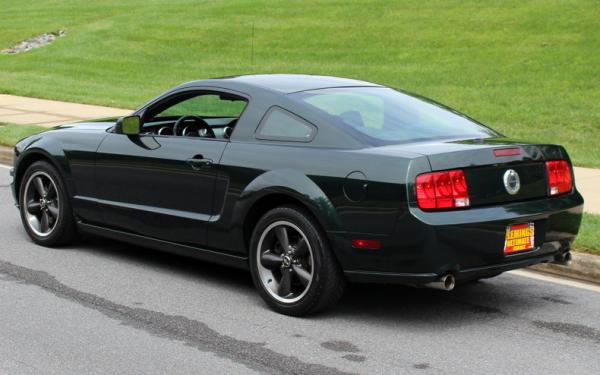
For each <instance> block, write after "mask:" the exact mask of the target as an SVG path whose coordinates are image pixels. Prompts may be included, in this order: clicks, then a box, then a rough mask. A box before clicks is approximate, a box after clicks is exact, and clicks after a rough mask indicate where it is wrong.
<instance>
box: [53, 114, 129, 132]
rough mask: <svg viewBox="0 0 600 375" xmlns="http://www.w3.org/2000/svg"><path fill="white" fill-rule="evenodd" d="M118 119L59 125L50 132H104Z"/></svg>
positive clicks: (109, 118) (110, 118)
mask: <svg viewBox="0 0 600 375" xmlns="http://www.w3.org/2000/svg"><path fill="white" fill-rule="evenodd" d="M118 119H119V118H118V117H108V118H101V119H97V120H87V121H81V122H75V123H72V124H65V125H59V126H56V127H54V128H51V129H50V130H59V131H60V130H67V131H68V130H77V131H80V130H100V131H105V130H106V129H108V128H110V127H111V126H114V125H115V124H116V122H117V120H118Z"/></svg>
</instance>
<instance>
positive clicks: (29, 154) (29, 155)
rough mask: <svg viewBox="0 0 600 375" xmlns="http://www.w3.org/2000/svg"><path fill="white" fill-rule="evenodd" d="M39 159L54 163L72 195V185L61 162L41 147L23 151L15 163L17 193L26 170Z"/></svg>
mask: <svg viewBox="0 0 600 375" xmlns="http://www.w3.org/2000/svg"><path fill="white" fill-rule="evenodd" d="M37 161H45V162H47V163H49V164H50V165H52V166H53V167H54V168H55V169H56V170H57V172H58V174H59V176H60V178H61V179H62V180H63V182H64V183H65V187H66V188H67V193H68V194H69V196H71V187H70V186H69V184H68V183H67V180H66V178H65V174H64V171H63V170H62V168H61V167H60V165H59V163H58V162H57V161H56V159H55V158H54V157H53V156H52V155H50V153H48V152H47V151H45V150H43V149H39V148H35V149H29V150H27V151H25V152H23V153H22V154H21V155H19V157H18V159H17V161H16V163H15V172H14V184H15V191H16V192H17V194H18V192H19V191H20V188H21V182H22V180H23V175H24V174H25V171H26V170H27V168H29V167H30V166H31V165H32V164H33V163H35V162H37Z"/></svg>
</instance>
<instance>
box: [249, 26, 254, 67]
mask: <svg viewBox="0 0 600 375" xmlns="http://www.w3.org/2000/svg"><path fill="white" fill-rule="evenodd" d="M250 43H251V44H250V69H251V70H252V73H254V20H252V37H251V39H250Z"/></svg>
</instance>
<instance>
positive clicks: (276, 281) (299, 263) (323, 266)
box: [250, 206, 345, 316]
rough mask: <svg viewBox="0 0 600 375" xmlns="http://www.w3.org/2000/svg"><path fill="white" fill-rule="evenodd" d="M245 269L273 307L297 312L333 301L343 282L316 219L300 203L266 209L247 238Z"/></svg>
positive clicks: (309, 310) (291, 312) (303, 312)
mask: <svg viewBox="0 0 600 375" xmlns="http://www.w3.org/2000/svg"><path fill="white" fill-rule="evenodd" d="M250 246H251V248H250V249H251V250H250V269H251V272H252V278H253V280H254V284H255V285H256V288H257V289H258V291H259V293H260V295H261V297H262V298H263V299H264V300H265V302H267V304H268V305H269V306H271V307H272V308H273V309H274V310H275V311H277V312H280V313H282V314H286V315H294V316H301V315H306V314H310V313H315V312H318V311H320V310H323V309H324V308H326V307H328V306H330V305H332V304H334V303H335V302H337V301H338V300H339V298H340V297H341V296H342V294H343V291H344V288H345V280H344V277H343V275H342V271H341V269H340V267H339V265H338V264H337V261H336V260H335V258H334V256H333V254H332V252H331V250H330V249H329V247H328V245H327V240H326V238H325V236H324V234H323V233H322V231H321V229H320V227H319V225H318V223H316V222H315V220H314V219H313V218H312V216H311V215H310V214H309V213H308V212H306V211H305V210H304V209H302V208H300V207H294V206H282V207H278V208H275V209H273V210H271V211H269V212H267V213H266V214H265V215H264V216H263V217H262V218H261V219H260V220H259V221H258V223H257V225H256V227H255V228H254V232H253V235H252V239H251V241H250Z"/></svg>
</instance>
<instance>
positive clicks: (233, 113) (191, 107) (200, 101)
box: [156, 94, 246, 117]
mask: <svg viewBox="0 0 600 375" xmlns="http://www.w3.org/2000/svg"><path fill="white" fill-rule="evenodd" d="M245 107H246V101H245V100H241V99H238V98H233V97H231V98H230V97H224V96H219V95H215V94H204V95H198V96H194V97H191V98H188V99H185V100H183V101H180V102H178V103H177V104H174V105H172V106H170V107H169V108H167V109H165V110H163V111H162V112H160V113H159V114H158V115H156V117H165V116H189V115H194V116H200V117H239V116H240V114H241V113H242V111H243V110H244V108H245Z"/></svg>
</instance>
